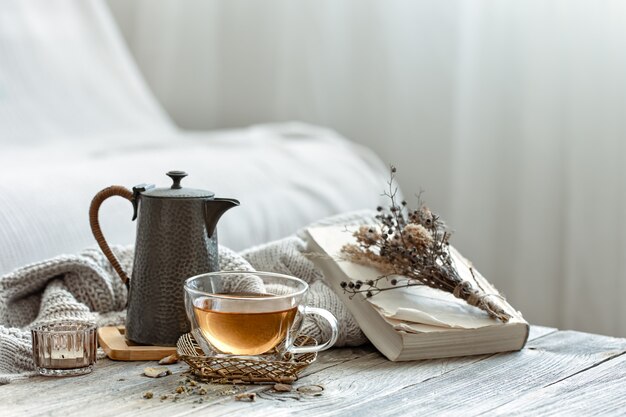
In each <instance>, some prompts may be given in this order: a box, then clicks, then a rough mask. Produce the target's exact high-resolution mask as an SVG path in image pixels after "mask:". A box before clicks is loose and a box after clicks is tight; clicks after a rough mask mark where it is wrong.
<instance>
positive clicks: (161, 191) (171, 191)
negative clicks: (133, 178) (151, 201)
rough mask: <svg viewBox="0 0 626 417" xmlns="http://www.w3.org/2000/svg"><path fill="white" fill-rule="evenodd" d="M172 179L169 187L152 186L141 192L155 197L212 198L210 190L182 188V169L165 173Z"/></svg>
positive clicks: (212, 194)
mask: <svg viewBox="0 0 626 417" xmlns="http://www.w3.org/2000/svg"><path fill="white" fill-rule="evenodd" d="M165 175H167V176H168V177H170V178H171V179H172V181H173V184H172V186H171V187H169V188H167V187H163V188H152V189H149V190H146V191H144V192H142V193H141V195H142V196H146V197H157V198H213V197H214V196H215V193H214V192H212V191H206V190H198V189H195V188H183V187H182V186H181V185H180V181H181V180H182V179H183V178H185V177H186V176H187V173H186V172H184V171H170V172H168V173H166V174H165Z"/></svg>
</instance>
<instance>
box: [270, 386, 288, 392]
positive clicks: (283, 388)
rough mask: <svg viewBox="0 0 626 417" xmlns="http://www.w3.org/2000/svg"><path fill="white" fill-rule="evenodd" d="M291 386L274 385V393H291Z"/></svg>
mask: <svg viewBox="0 0 626 417" xmlns="http://www.w3.org/2000/svg"><path fill="white" fill-rule="evenodd" d="M291 389H292V388H291V385H287V384H274V391H278V392H290V391H291Z"/></svg>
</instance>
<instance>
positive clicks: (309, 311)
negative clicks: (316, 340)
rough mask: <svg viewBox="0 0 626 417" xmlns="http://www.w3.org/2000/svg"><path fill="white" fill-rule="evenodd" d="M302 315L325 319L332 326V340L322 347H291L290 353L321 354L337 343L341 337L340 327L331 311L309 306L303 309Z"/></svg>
mask: <svg viewBox="0 0 626 417" xmlns="http://www.w3.org/2000/svg"><path fill="white" fill-rule="evenodd" d="M302 314H304V315H305V316H309V315H317V316H320V317H322V318H323V319H325V320H326V321H327V322H328V324H329V326H330V332H331V334H330V339H328V341H326V342H325V343H322V344H321V345H315V346H291V348H290V349H289V352H291V353H312V352H321V351H322V350H326V349H328V348H331V347H332V346H333V345H334V344H335V342H336V341H337V337H339V326H338V324H337V319H336V318H335V316H333V314H332V313H331V312H330V311H328V310H324V309H323V308H317V307H307V306H303V307H302Z"/></svg>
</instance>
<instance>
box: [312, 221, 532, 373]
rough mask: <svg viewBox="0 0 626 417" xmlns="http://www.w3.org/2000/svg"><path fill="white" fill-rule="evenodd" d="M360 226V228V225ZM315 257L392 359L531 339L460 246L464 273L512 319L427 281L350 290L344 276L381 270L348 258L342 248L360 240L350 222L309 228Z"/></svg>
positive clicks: (488, 349) (473, 351) (483, 349)
mask: <svg viewBox="0 0 626 417" xmlns="http://www.w3.org/2000/svg"><path fill="white" fill-rule="evenodd" d="M354 229H355V228H354ZM307 232H308V234H309V236H308V237H309V239H308V240H309V251H310V252H312V253H316V254H319V255H322V256H312V257H311V258H312V261H313V262H315V264H316V265H317V266H318V267H319V268H320V269H321V270H322V272H323V273H324V277H325V278H326V282H327V283H328V285H330V287H331V288H332V289H333V290H334V291H335V292H336V293H337V295H338V296H339V298H340V299H341V300H342V301H343V303H344V304H345V305H346V307H347V308H348V310H350V312H351V313H352V314H353V315H354V317H355V319H356V321H357V322H358V323H359V326H361V329H362V330H363V333H365V335H366V336H367V338H368V339H369V340H370V341H371V342H372V343H373V344H374V346H376V348H377V349H378V350H379V351H380V352H381V353H382V354H383V355H385V356H386V357H387V358H388V359H389V360H392V361H406V360H416V359H432V358H444V357H452V356H465V355H477V354H485V353H495V352H504V351H511V350H519V349H521V348H522V347H524V344H525V343H526V340H527V338H528V330H529V326H528V323H527V322H526V321H525V320H524V319H523V317H522V315H521V314H520V313H519V312H518V311H516V310H515V309H513V307H511V305H510V304H508V303H507V302H506V301H505V300H504V299H502V298H499V297H498V296H497V295H499V294H498V291H497V290H496V289H495V288H494V287H493V286H492V285H491V284H490V283H489V282H488V281H487V280H486V279H485V278H484V277H483V276H482V275H480V273H478V271H476V270H475V269H473V268H472V267H471V263H470V262H469V261H468V260H467V259H465V258H463V257H462V256H461V254H459V253H458V251H456V250H455V249H454V248H452V247H451V248H450V254H451V255H452V259H453V260H454V262H455V264H456V265H455V266H456V269H457V271H458V273H459V275H460V276H461V278H463V279H465V280H467V281H469V282H470V283H471V284H472V285H473V286H474V287H475V288H482V290H483V292H484V293H485V294H490V297H491V299H492V300H494V301H495V302H497V303H498V304H499V305H500V307H502V308H503V309H504V310H505V311H506V312H507V313H509V314H511V316H512V317H511V319H510V320H509V322H508V323H502V322H500V321H498V320H496V319H492V318H490V317H489V316H488V314H487V313H486V312H484V311H483V310H480V309H479V308H477V307H473V306H470V305H468V304H467V303H466V302H465V301H464V300H460V299H458V298H455V297H454V296H453V295H452V294H450V293H447V292H444V291H441V290H437V289H433V288H430V287H427V286H421V285H420V286H413V287H405V288H398V289H394V290H392V291H383V292H380V293H378V294H376V295H374V296H373V297H370V298H367V297H365V295H364V294H360V293H359V294H355V295H353V296H352V298H351V294H347V293H345V292H344V291H343V289H342V288H341V287H340V285H339V284H340V282H341V281H347V282H349V281H351V280H352V281H356V280H361V281H364V282H365V281H367V280H370V279H376V278H377V277H378V276H380V273H379V272H378V271H377V270H376V269H374V268H371V267H368V266H363V265H359V264H356V263H353V262H350V261H346V260H342V259H340V257H341V248H342V247H343V246H344V245H345V244H348V243H354V242H355V238H354V237H353V236H352V229H350V228H349V227H348V229H346V227H345V226H330V227H315V228H309V229H307Z"/></svg>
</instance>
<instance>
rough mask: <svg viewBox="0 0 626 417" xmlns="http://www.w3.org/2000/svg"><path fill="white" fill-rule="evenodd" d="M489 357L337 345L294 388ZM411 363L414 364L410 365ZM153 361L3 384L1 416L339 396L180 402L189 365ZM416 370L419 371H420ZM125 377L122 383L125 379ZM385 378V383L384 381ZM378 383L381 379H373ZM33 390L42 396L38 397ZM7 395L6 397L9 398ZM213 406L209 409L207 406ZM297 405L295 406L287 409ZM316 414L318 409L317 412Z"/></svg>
mask: <svg viewBox="0 0 626 417" xmlns="http://www.w3.org/2000/svg"><path fill="white" fill-rule="evenodd" d="M554 331H555V329H550V328H542V327H536V326H533V327H531V338H532V339H537V338H542V337H546V336H545V335H548V334H550V333H553V332H554ZM486 357H487V356H475V357H466V358H456V359H441V360H433V361H421V362H410V363H392V362H389V361H387V360H386V359H385V358H384V357H382V356H381V355H380V354H378V353H377V352H376V351H375V350H374V348H373V347H371V346H365V347H362V348H354V349H350V348H343V349H333V350H330V351H327V352H322V353H320V355H319V357H318V360H317V361H316V362H315V363H313V364H312V365H311V366H310V367H309V368H307V369H306V370H305V372H304V376H303V378H302V379H301V380H300V381H298V382H296V384H295V386H296V387H297V386H303V385H308V384H315V383H320V382H321V383H324V384H327V381H328V380H333V379H339V380H341V379H342V378H343V380H345V379H346V378H347V379H350V378H351V376H356V377H358V376H359V375H361V374H362V373H363V372H364V371H365V370H367V369H369V368H370V367H373V368H374V369H377V367H378V368H380V367H383V369H385V368H387V369H389V371H390V374H391V375H397V376H396V377H395V378H396V379H399V380H401V381H404V382H405V383H412V382H415V381H418V380H424V379H428V378H434V377H436V376H438V375H442V374H445V373H447V372H450V371H452V370H454V369H457V368H459V367H462V366H467V365H471V364H472V363H474V362H476V361H480V360H482V359H484V358H486ZM409 364H410V366H409V367H407V366H408V365H409ZM153 365H154V362H113V361H110V360H102V361H100V362H99V363H98V364H97V367H96V369H95V371H94V372H93V373H92V374H90V375H85V376H81V377H73V378H46V377H35V378H31V379H28V380H24V381H19V382H16V383H13V384H11V385H5V386H0V397H1V398H3V401H2V403H1V404H0V411H1V412H0V414H2V415H28V416H37V415H52V416H55V415H63V416H64V417H65V416H71V415H84V414H88V413H92V414H97V415H105V416H108V415H122V414H125V413H128V414H132V415H150V416H155V415H186V414H188V413H190V412H196V411H202V410H204V412H207V411H209V412H210V413H211V414H212V415H213V414H214V413H216V414H217V413H219V412H221V413H224V414H229V413H230V412H232V411H234V410H239V411H241V412H245V413H249V412H251V411H253V410H254V411H256V410H257V409H258V410H259V412H261V413H263V412H266V411H267V407H268V406H270V407H273V404H276V403H280V404H285V403H289V402H291V403H293V404H294V406H297V404H306V403H309V402H310V401H316V400H319V399H320V398H329V397H332V396H334V393H333V391H332V390H331V389H327V390H326V391H325V392H324V393H323V396H322V397H319V398H318V397H307V396H305V397H303V398H299V397H302V396H295V397H296V398H298V399H291V400H290V399H289V397H290V396H291V397H294V394H291V393H285V394H282V395H279V394H277V393H273V392H272V390H271V389H270V388H269V387H267V386H243V387H241V388H239V389H238V390H241V391H245V392H248V391H249V392H257V393H258V394H259V398H258V401H257V402H255V403H240V402H235V401H233V399H232V395H230V394H228V395H224V392H226V391H228V390H229V387H228V386H223V385H208V384H207V385H206V389H207V391H208V393H207V395H206V396H203V403H202V404H197V403H194V401H197V400H199V397H198V396H197V395H189V396H186V397H184V398H182V399H181V400H179V401H178V402H176V403H174V402H172V401H171V400H166V401H163V402H161V401H160V400H159V399H158V398H159V397H160V395H162V394H165V393H167V394H170V395H171V394H172V393H173V391H174V389H175V387H176V386H177V385H178V381H179V380H180V378H181V374H182V373H183V372H184V371H185V370H186V369H187V366H186V365H185V364H177V365H171V366H170V368H171V369H172V370H173V372H174V373H175V375H172V376H169V377H165V378H159V379H150V378H146V377H144V376H142V375H141V373H142V371H143V368H144V367H146V366H153ZM415 369H419V371H418V372H415ZM120 379H122V381H120ZM384 380H385V378H381V379H380V381H383V382H384ZM371 382H372V383H373V384H374V385H376V384H377V383H378V382H377V381H375V380H372V381H371ZM148 390H150V391H152V392H153V393H154V395H155V398H153V399H152V400H144V399H142V395H143V393H144V392H146V391H148ZM370 391H371V386H370V385H365V386H362V387H361V386H355V387H353V388H352V389H351V390H350V391H349V392H351V393H352V394H353V395H356V396H357V397H361V396H367V395H369V392H370ZM33 392H36V393H37V394H36V397H37V399H36V400H35V401H34V400H33ZM4 399H7V400H4ZM207 409H208V410H207ZM288 409H292V408H291V407H287V408H285V410H288ZM312 413H313V414H315V410H314V409H313V410H312Z"/></svg>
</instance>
